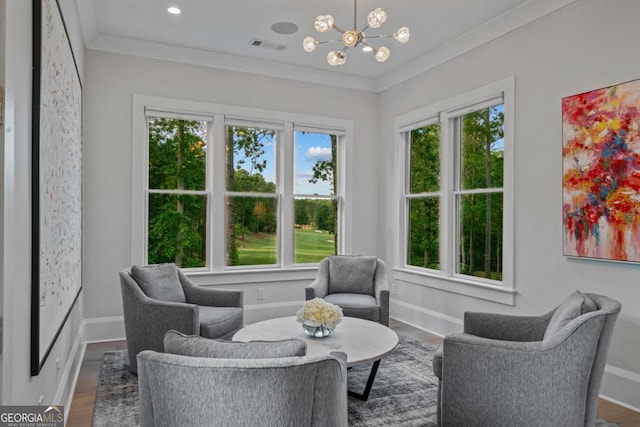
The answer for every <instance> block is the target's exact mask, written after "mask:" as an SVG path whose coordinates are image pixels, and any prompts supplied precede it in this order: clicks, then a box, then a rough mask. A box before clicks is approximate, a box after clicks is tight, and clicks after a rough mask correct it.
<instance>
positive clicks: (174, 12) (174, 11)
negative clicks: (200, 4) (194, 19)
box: [167, 6, 180, 15]
mask: <svg viewBox="0 0 640 427" xmlns="http://www.w3.org/2000/svg"><path fill="white" fill-rule="evenodd" d="M167 12H169V13H170V14H172V15H180V9H178V8H177V7H175V6H171V7H170V8H168V9H167Z"/></svg>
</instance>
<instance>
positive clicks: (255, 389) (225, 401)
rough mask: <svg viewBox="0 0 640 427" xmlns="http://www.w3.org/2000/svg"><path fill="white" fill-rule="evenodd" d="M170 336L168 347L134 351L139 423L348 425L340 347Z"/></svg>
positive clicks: (144, 426) (343, 357)
mask: <svg viewBox="0 0 640 427" xmlns="http://www.w3.org/2000/svg"><path fill="white" fill-rule="evenodd" d="M171 334H173V337H171V336H170V335H171ZM167 340H172V341H174V343H173V344H170V345H169V347H168V348H167V347H165V350H166V351H167V353H156V352H153V351H143V352H142V353H140V354H138V368H139V372H138V390H139V396H140V425H141V426H142V427H151V426H153V427H165V426H166V427H170V426H171V427H173V426H212V427H216V426H220V427H226V426H246V427H253V426H291V427H294V426H295V427H297V426H310V427H346V426H347V362H346V355H345V354H344V353H339V352H338V353H331V354H330V355H322V356H319V355H318V356H304V353H305V351H306V345H305V344H304V342H303V341H300V342H301V343H302V346H303V351H302V353H301V354H302V356H299V357H291V356H296V354H298V353H299V348H293V347H297V345H296V343H295V341H297V340H289V341H283V342H279V343H271V342H269V343H267V342H257V343H255V342H254V343H252V342H249V343H236V342H224V343H220V342H212V343H210V344H208V343H206V342H205V341H206V340H205V339H203V338H199V337H182V336H179V335H177V334H175V333H172V332H169V333H168V334H167V338H166V339H165V344H167ZM176 341H178V342H176ZM209 341H213V340H209ZM274 346H277V347H274ZM287 348H288V349H287ZM292 348H293V350H291V349H292ZM283 350H284V351H285V352H289V353H290V354H286V355H284V356H283V355H282V351H283ZM173 352H177V353H179V354H173ZM170 353H171V354H170ZM198 353H201V354H200V355H199V356H198V355H197V354H198ZM274 353H280V354H279V355H277V354H274ZM202 354H204V356H202ZM234 354H235V355H236V357H238V358H230V357H234ZM258 357H265V358H258Z"/></svg>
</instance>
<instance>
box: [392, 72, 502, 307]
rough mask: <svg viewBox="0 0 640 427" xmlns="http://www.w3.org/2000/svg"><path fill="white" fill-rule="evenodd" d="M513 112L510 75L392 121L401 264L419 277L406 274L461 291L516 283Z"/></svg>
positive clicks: (465, 291) (405, 269) (436, 285)
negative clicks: (398, 170) (396, 138)
mask: <svg viewBox="0 0 640 427" xmlns="http://www.w3.org/2000/svg"><path fill="white" fill-rule="evenodd" d="M512 115H513V79H507V80H506V81H503V82H498V83H496V84H493V85H489V86H487V87H485V88H481V89H479V90H476V91H474V92H472V93H470V94H465V95H461V96H459V97H456V98H454V99H451V100H447V101H444V102H442V103H439V104H438V105H434V106H431V107H428V108H426V109H423V110H421V111H417V112H414V113H411V114H409V115H407V116H404V117H401V118H398V120H397V121H396V126H397V129H398V133H399V135H400V136H401V140H402V143H403V144H404V150H403V152H404V157H405V158H404V161H403V164H404V165H405V166H404V168H403V170H404V177H403V182H402V186H401V187H402V188H403V190H402V194H403V196H402V197H403V200H404V201H403V204H402V209H401V212H400V223H401V224H404V226H403V229H402V232H401V236H402V237H401V238H400V239H399V243H400V246H399V247H400V252H401V253H402V254H403V258H404V261H403V262H402V265H404V267H403V268H402V270H404V271H403V272H404V273H407V272H411V271H413V272H414V273H415V274H418V275H421V276H422V277H423V279H415V278H413V279H409V280H414V281H415V280H418V281H420V282H421V283H424V284H426V285H429V286H434V287H438V288H442V289H452V290H454V291H455V292H459V293H469V291H468V285H477V286H480V287H483V286H484V287H488V288H493V289H497V290H499V291H508V292H511V291H512V290H513V281H512V268H513V267H512V262H513V255H512V252H513V250H512V247H513V246H512V233H511V229H510V227H511V225H512V223H513V219H512V205H513V179H512V176H513V175H512V171H513V154H512V146H513V125H512V120H513V118H512ZM401 277H405V278H406V277H407V276H406V274H405V275H404V276H403V275H402V272H401ZM424 277H427V279H424ZM429 277H432V278H434V279H435V280H431V279H428V278H429ZM461 285H462V286H461ZM465 287H466V288H467V290H465ZM474 292H475V291H472V292H471V294H474ZM480 293H482V292H480ZM475 294H478V292H475ZM498 299H500V298H498ZM505 300H506V301H507V302H508V301H509V297H506V299H505Z"/></svg>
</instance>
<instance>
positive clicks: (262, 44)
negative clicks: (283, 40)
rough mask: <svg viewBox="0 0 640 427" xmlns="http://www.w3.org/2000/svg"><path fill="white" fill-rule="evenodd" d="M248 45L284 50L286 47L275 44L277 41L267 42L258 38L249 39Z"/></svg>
mask: <svg viewBox="0 0 640 427" xmlns="http://www.w3.org/2000/svg"><path fill="white" fill-rule="evenodd" d="M249 46H255V47H263V48H265V49H271V50H285V49H286V48H287V47H286V46H285V45H283V44H277V43H273V42H268V41H266V40H260V39H251V40H250V41H249Z"/></svg>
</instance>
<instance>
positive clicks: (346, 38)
mask: <svg viewBox="0 0 640 427" xmlns="http://www.w3.org/2000/svg"><path fill="white" fill-rule="evenodd" d="M358 40H359V37H358V33H356V32H355V31H345V32H344V34H343V35H342V43H343V44H344V45H345V46H347V47H354V46H355V45H356V44H358Z"/></svg>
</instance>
